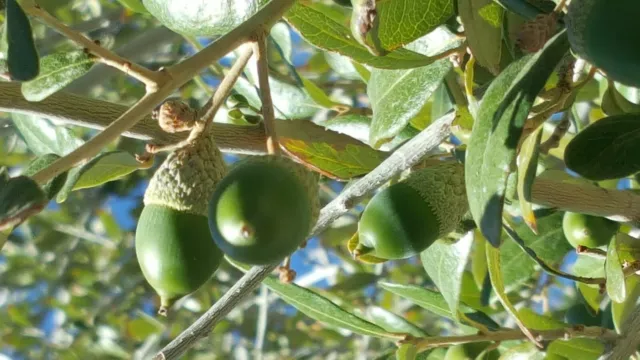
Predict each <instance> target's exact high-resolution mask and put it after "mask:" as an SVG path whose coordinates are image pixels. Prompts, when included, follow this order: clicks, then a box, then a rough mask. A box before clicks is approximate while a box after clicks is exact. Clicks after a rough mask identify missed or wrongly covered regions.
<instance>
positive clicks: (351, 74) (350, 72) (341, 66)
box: [322, 51, 366, 81]
mask: <svg viewBox="0 0 640 360" xmlns="http://www.w3.org/2000/svg"><path fill="white" fill-rule="evenodd" d="M322 54H323V55H324V58H325V60H326V61H327V64H329V66H330V67H331V70H333V71H335V72H336V74H338V75H339V76H340V77H341V78H343V79H346V80H365V79H363V77H362V75H360V73H359V72H358V70H357V69H356V67H355V64H354V63H353V62H352V61H351V59H350V58H348V57H346V56H343V55H340V54H338V53H334V52H328V51H323V52H322ZM365 81H366V80H365Z"/></svg>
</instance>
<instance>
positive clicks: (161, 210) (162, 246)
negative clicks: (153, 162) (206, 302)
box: [135, 132, 227, 315]
mask: <svg viewBox="0 0 640 360" xmlns="http://www.w3.org/2000/svg"><path fill="white" fill-rule="evenodd" d="M226 173H227V169H226V165H225V163H224V161H223V159H222V154H221V153H220V150H219V149H218V147H217V146H216V144H215V142H214V140H213V134H211V133H210V132H209V133H207V134H203V136H200V137H199V138H198V139H196V140H195V141H193V142H191V143H190V144H188V145H186V146H184V147H182V148H180V149H178V150H176V151H174V152H173V153H171V154H169V156H168V157H167V158H166V160H165V161H164V163H163V164H162V165H161V166H160V167H159V168H158V170H157V171H156V173H155V174H154V175H153V177H152V178H151V181H150V183H149V186H148V187H147V190H146V192H145V194H144V205H145V206H144V208H143V209H142V214H141V215H140V219H139V221H138V226H137V229H136V244H135V246H136V256H137V258H138V262H139V264H140V268H141V270H142V273H143V275H144V277H145V279H146V280H147V282H148V283H149V284H150V285H151V287H153V289H154V290H155V291H156V292H157V293H158V295H159V296H160V305H161V306H160V309H159V311H158V313H159V314H161V315H166V313H167V310H168V308H169V307H170V306H171V305H172V304H173V303H174V302H175V301H177V300H178V299H180V298H182V297H184V296H186V295H188V294H190V293H192V292H194V291H196V290H197V289H198V288H200V286H202V285H203V284H204V283H205V282H206V281H207V280H209V279H210V278H211V276H212V275H213V274H214V273H215V271H216V270H217V269H218V266H219V265H220V262H221V261H222V258H223V254H222V252H221V251H220V249H218V247H216V245H215V243H214V242H213V239H212V238H211V234H210V233H209V226H208V225H207V205H208V200H209V198H210V197H211V194H212V193H213V191H214V189H215V188H216V186H217V184H218V183H219V182H220V180H221V179H222V178H223V177H224V175H225V174H226Z"/></svg>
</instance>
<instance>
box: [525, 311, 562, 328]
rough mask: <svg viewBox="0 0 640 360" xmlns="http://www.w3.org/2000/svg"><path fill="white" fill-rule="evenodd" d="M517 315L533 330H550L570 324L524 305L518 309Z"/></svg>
mask: <svg viewBox="0 0 640 360" xmlns="http://www.w3.org/2000/svg"><path fill="white" fill-rule="evenodd" d="M518 316H519V317H520V319H521V320H522V322H523V323H524V324H525V325H526V326H527V327H528V328H531V329H534V330H552V329H561V328H564V327H570V325H568V324H565V323H564V322H562V321H558V320H556V319H554V318H552V317H549V316H544V315H540V314H538V313H536V312H535V311H533V310H531V309H530V308H526V307H525V308H522V309H520V310H518Z"/></svg>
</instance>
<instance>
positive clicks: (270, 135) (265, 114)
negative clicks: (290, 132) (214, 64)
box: [254, 33, 280, 154]
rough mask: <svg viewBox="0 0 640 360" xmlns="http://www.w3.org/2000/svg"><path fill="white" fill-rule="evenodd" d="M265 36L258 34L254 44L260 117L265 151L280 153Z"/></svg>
mask: <svg viewBox="0 0 640 360" xmlns="http://www.w3.org/2000/svg"><path fill="white" fill-rule="evenodd" d="M266 41H267V37H266V34H265V33H262V34H258V35H257V36H256V41H255V44H254V48H255V50H254V51H255V53H256V68H257V72H258V84H259V85H260V99H261V100H262V118H263V122H264V132H265V133H266V135H267V152H268V153H269V154H278V153H280V142H279V141H278V133H277V132H276V125H275V114H274V112H273V101H272V100H271V88H270V87H269V63H268V61H267V56H268V54H267V42H266Z"/></svg>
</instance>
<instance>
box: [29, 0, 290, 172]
mask: <svg viewBox="0 0 640 360" xmlns="http://www.w3.org/2000/svg"><path fill="white" fill-rule="evenodd" d="M293 3H294V0H279V1H271V2H269V3H268V4H267V5H265V6H264V7H262V9H260V10H259V11H258V12H257V13H256V14H254V15H253V16H252V17H251V18H249V19H247V21H245V22H243V23H242V24H241V25H240V26H238V27H236V28H235V29H233V30H231V31H230V32H228V33H227V34H225V35H223V36H222V37H220V38H218V39H217V40H216V41H215V42H213V43H212V44H210V45H209V46H207V47H206V48H204V49H203V50H202V51H200V52H199V53H197V54H195V55H193V56H192V57H190V58H188V59H186V60H184V61H183V62H181V63H178V64H176V65H174V66H171V67H169V68H167V69H166V70H165V71H166V72H168V73H169V74H170V76H169V79H170V80H169V81H168V82H166V83H164V84H163V85H162V86H160V87H159V88H158V89H157V90H156V91H155V92H151V93H147V95H145V96H144V97H143V98H142V99H140V101H138V102H137V103H136V104H135V105H134V106H133V107H131V108H130V109H129V110H128V111H126V112H125V113H124V114H122V115H121V116H120V117H119V118H118V119H116V120H115V121H114V122H113V123H111V124H110V125H109V126H108V127H107V128H106V129H104V130H103V131H102V132H101V133H100V134H98V135H96V136H95V137H94V138H93V139H91V140H90V141H88V142H86V143H85V144H83V145H82V146H80V147H79V148H77V149H76V150H74V151H73V152H71V153H69V154H68V155H66V156H64V157H62V158H60V159H58V160H57V161H55V162H54V163H52V164H51V165H50V166H49V167H47V168H45V169H43V170H41V171H40V172H38V173H37V174H35V175H34V176H33V179H34V180H35V181H37V182H39V183H46V182H47V181H49V180H50V179H53V178H54V177H56V176H58V175H60V174H61V173H63V172H65V171H67V170H69V169H70V168H72V167H74V166H75V165H77V164H80V163H81V162H82V161H84V160H85V159H88V158H91V157H93V156H95V155H97V154H98V153H99V152H100V151H101V150H102V148H104V147H105V146H106V145H107V144H109V143H110V142H111V141H113V140H115V139H116V138H117V137H118V136H120V135H121V134H122V133H123V132H125V131H127V130H129V129H130V128H131V127H132V126H133V125H135V124H136V123H137V122H138V121H139V120H141V119H142V118H143V117H144V115H146V114H148V113H150V112H151V111H152V110H153V109H154V107H155V106H156V105H158V103H160V102H161V101H162V100H163V99H165V98H166V97H167V96H169V95H170V94H171V93H173V91H174V90H175V89H177V88H179V87H180V86H182V85H184V84H185V83H186V82H187V81H189V80H190V79H191V78H192V77H193V76H195V75H196V74H198V73H199V72H200V71H201V70H202V69H203V68H204V67H206V66H208V65H209V64H210V63H212V62H214V61H216V60H218V59H219V58H220V57H222V56H224V55H225V54H228V53H229V52H231V51H232V50H233V49H235V48H236V47H237V46H239V45H240V44H242V43H244V42H246V41H247V40H249V39H250V38H251V36H253V33H254V32H255V31H256V29H266V28H270V27H271V26H272V25H273V24H274V23H275V22H276V21H277V20H279V19H280V18H281V17H282V15H283V14H284V13H285V12H286V11H287V10H288V9H289V8H290V7H291V6H292V5H293Z"/></svg>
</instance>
